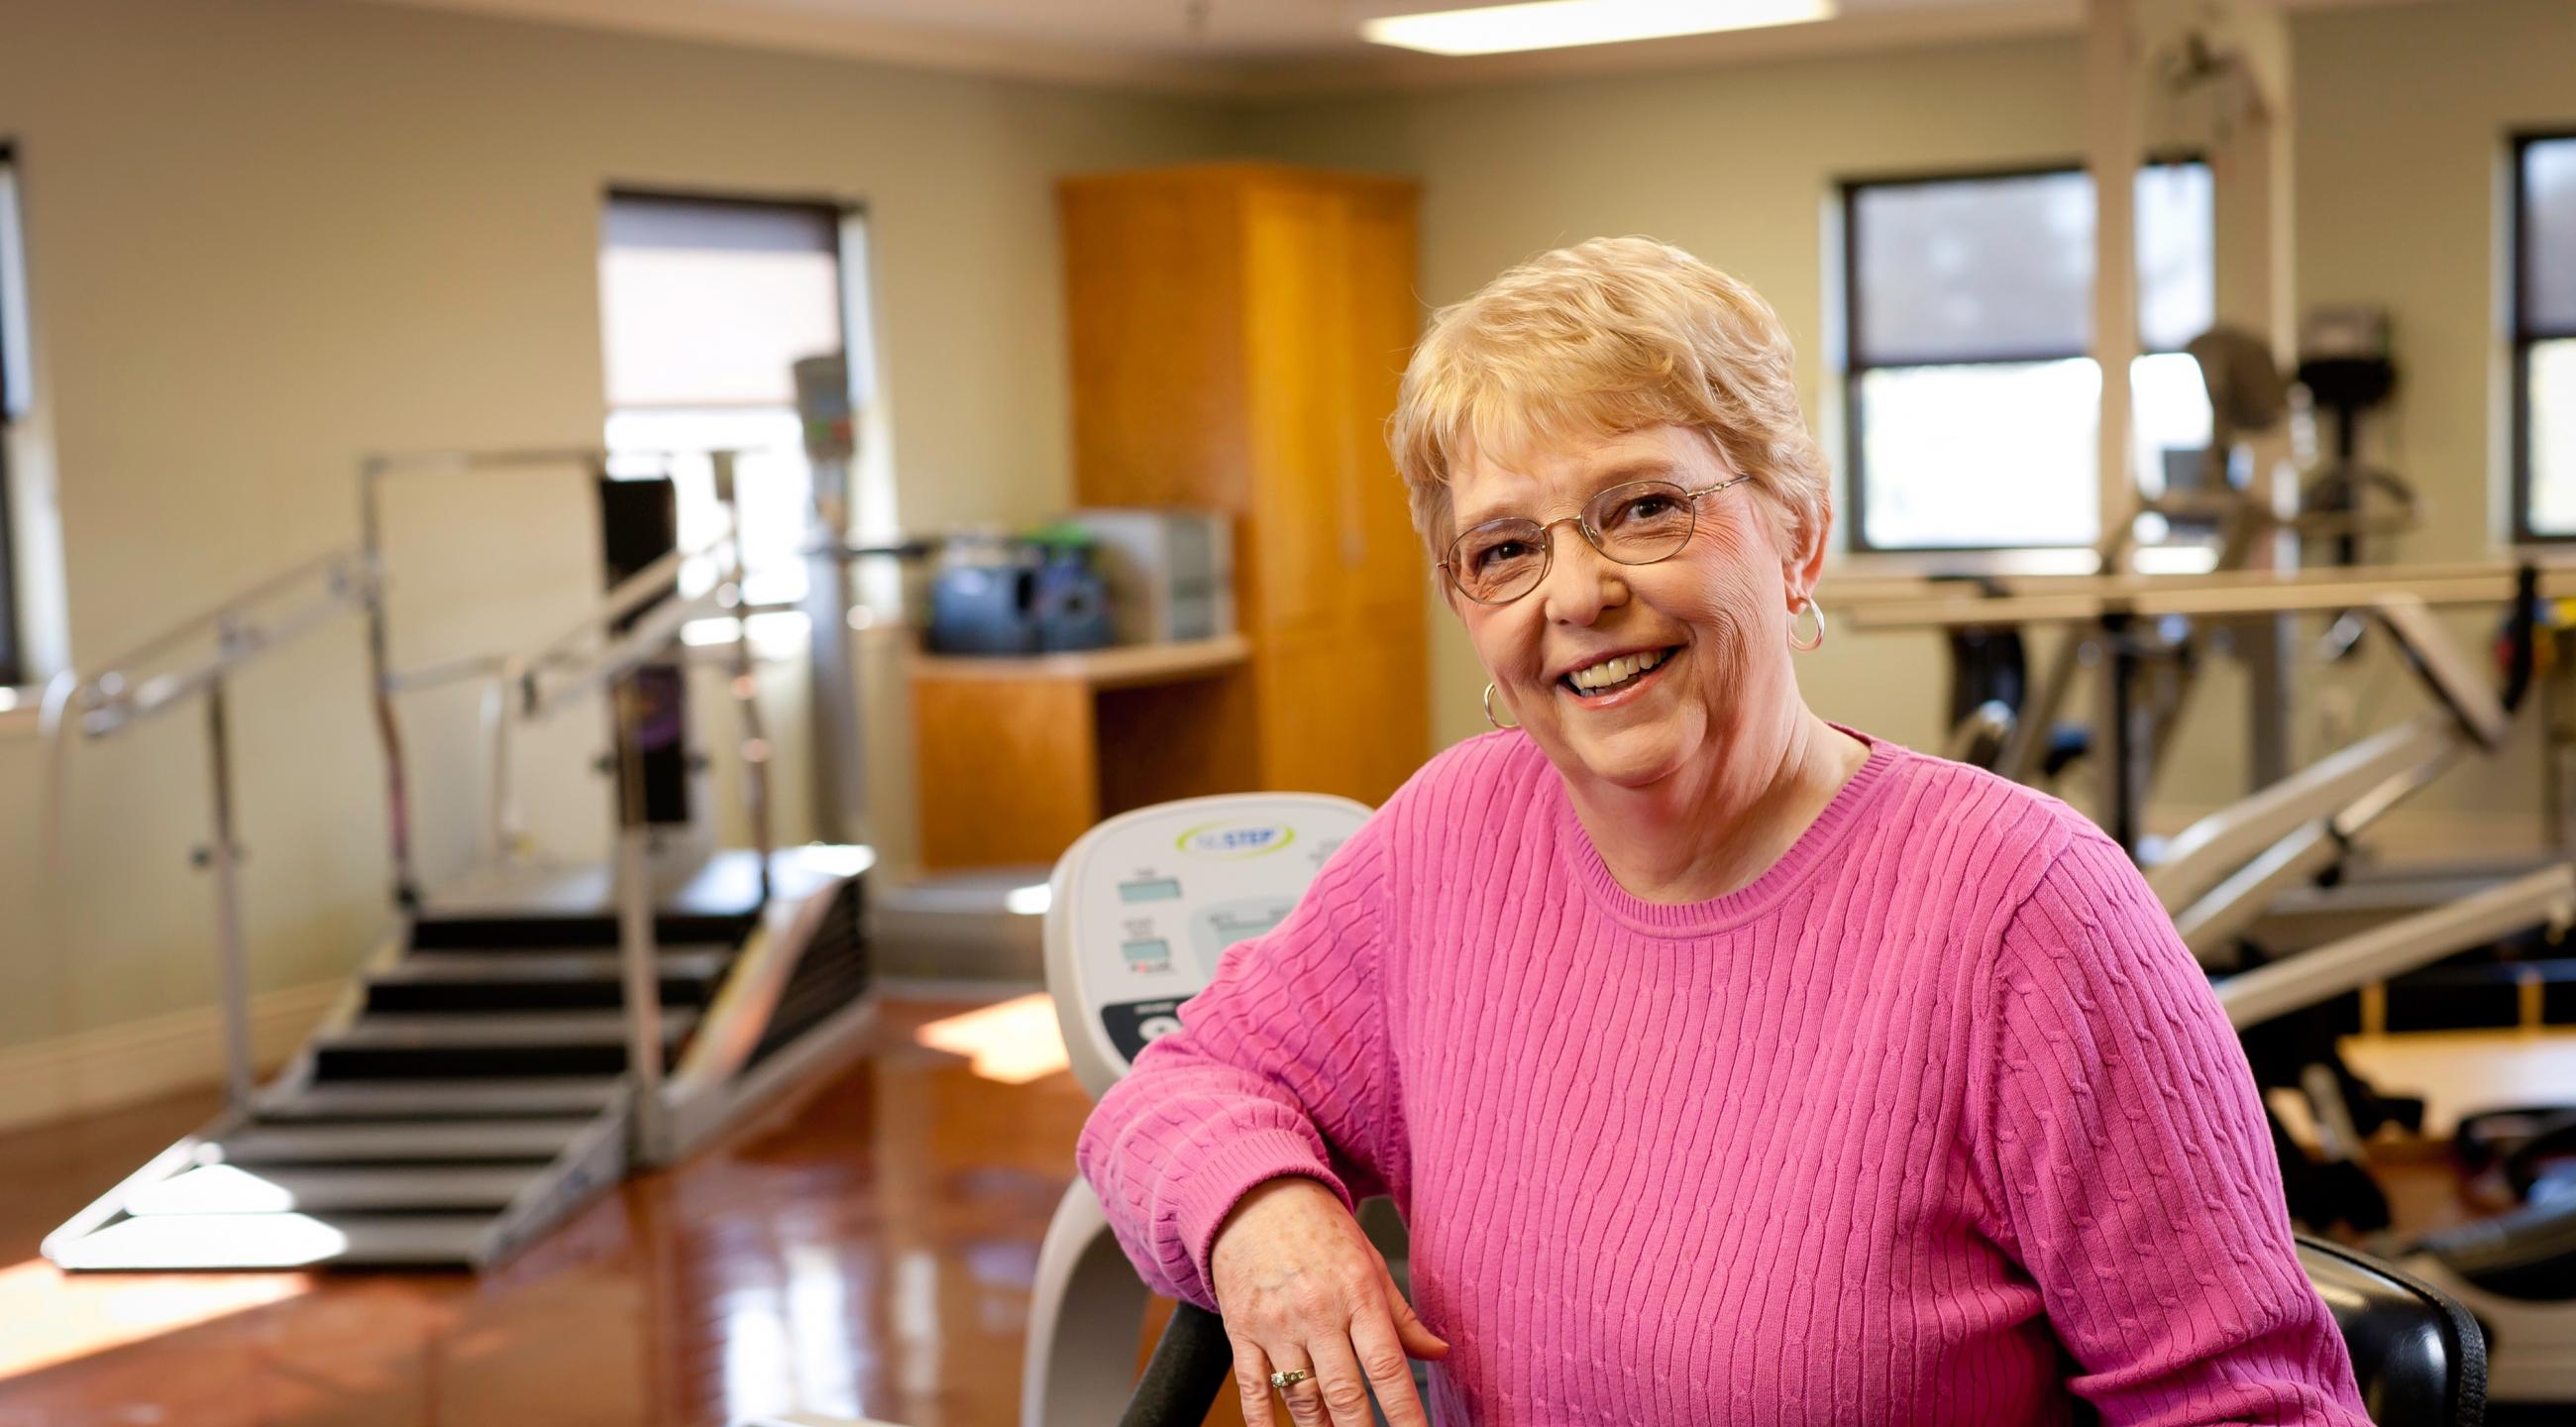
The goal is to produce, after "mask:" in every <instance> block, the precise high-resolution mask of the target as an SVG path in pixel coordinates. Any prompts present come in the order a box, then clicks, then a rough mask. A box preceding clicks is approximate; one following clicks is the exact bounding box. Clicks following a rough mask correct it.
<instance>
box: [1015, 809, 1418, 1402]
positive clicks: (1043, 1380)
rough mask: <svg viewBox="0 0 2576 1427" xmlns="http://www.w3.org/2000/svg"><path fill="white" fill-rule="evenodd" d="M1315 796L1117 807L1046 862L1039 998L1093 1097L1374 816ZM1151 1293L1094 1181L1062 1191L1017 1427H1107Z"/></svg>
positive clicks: (1042, 1267)
mask: <svg viewBox="0 0 2576 1427" xmlns="http://www.w3.org/2000/svg"><path fill="white" fill-rule="evenodd" d="M1368 817H1369V810H1368V808H1367V807H1366V806H1364V805H1362V804H1359V803H1355V802H1352V801H1351V800H1350V799H1348V798H1335V797H1327V796H1324V795H1322V794H1317V793H1238V794H1227V795H1224V796H1220V797H1212V798H1189V799H1185V800H1183V801H1180V802H1176V803H1160V804H1157V805H1155V806H1153V807H1150V808H1139V809H1137V810H1136V811H1134V812H1129V813H1121V814H1119V815H1118V816H1116V817H1114V818H1111V819H1109V820H1108V821H1107V822H1104V823H1102V824H1101V825H1100V826H1098V827H1095V828H1093V829H1092V830H1091V831H1089V832H1087V833H1084V834H1083V835H1082V837H1081V839H1080V840H1079V841H1077V842H1075V843H1074V845H1073V846H1072V847H1070V848H1068V849H1066V851H1065V854H1064V856H1063V857H1061V858H1059V859H1057V861H1056V864H1055V877H1054V879H1053V881H1052V882H1051V883H1050V891H1051V897H1050V900H1049V902H1048V906H1047V918H1046V972H1047V991H1048V993H1049V994H1050V995H1051V996H1053V997H1054V998H1055V1013H1056V1021H1057V1023H1058V1025H1059V1026H1061V1027H1062V1029H1063V1031H1064V1047H1065V1054H1066V1057H1067V1058H1068V1059H1069V1060H1071V1061H1072V1063H1073V1074H1074V1078H1075V1079H1077V1080H1079V1081H1081V1082H1082V1088H1083V1089H1085V1090H1087V1091H1089V1092H1090V1093H1091V1095H1092V1096H1093V1098H1095V1099H1097V1098H1098V1097H1099V1096H1100V1095H1101V1094H1102V1093H1104V1092H1105V1091H1107V1090H1108V1089H1109V1087H1110V1086H1112V1085H1114V1084H1116V1083H1117V1081H1118V1077H1120V1076H1122V1075H1125V1074H1126V1073H1127V1067H1128V1065H1129V1063H1130V1062H1131V1061H1133V1059H1134V1058H1135V1056H1136V1053H1137V1052H1139V1051H1141V1050H1143V1049H1144V1048H1145V1046H1146V1044H1147V1043H1148V1042H1150V1041H1152V1040H1153V1039H1154V1038H1155V1037H1157V1036H1160V1035H1164V1034H1167V1033H1169V1032H1171V1031H1173V1030H1177V1029H1179V1027H1180V1018H1179V1010H1180V1005H1181V1003H1182V1002H1183V1001H1186V1000H1188V999H1189V998H1190V997H1192V996H1195V995H1197V994H1198V993H1199V992H1200V990H1202V989H1203V988H1205V987H1206V985H1207V983H1208V980H1209V978H1211V977H1213V976H1214V975H1215V974H1216V964H1217V958H1218V957H1220V956H1222V955H1223V954H1224V952H1225V949H1226V948H1227V947H1229V946H1232V945H1233V944H1235V943H1236V942H1239V941H1242V940H1245V939H1246V938H1249V937H1255V936H1259V935H1260V934H1262V933H1263V932H1266V931H1268V930H1270V929H1271V928H1272V927H1274V926H1277V925H1278V924H1279V923H1280V922H1281V921H1282V920H1284V919H1285V918H1286V917H1287V915H1288V913H1289V911H1290V910H1291V909H1293V908H1294V907H1295V906H1296V905H1297V899H1298V898H1300V897H1302V896H1303V895H1305V891H1306V885H1307V884H1308V883H1309V882H1312V881H1313V880H1314V877H1315V873H1316V871H1317V870H1318V869H1320V868H1321V867H1322V866H1323V865H1324V860H1325V859H1326V858H1328V857H1330V856H1332V855H1333V850H1334V849H1335V848H1338V847H1340V846H1341V845H1342V844H1343V843H1344V842H1346V841H1348V840H1349V838H1350V836H1351V834H1352V833H1354V832H1356V831H1358V830H1359V826H1360V824H1362V823H1364V822H1366V821H1368ZM1145 1299H1146V1293H1145V1285H1144V1283H1143V1282H1142V1281H1141V1280H1139V1279H1138V1278H1137V1277H1136V1270H1135V1269H1134V1268H1133V1267H1131V1266H1130V1265H1129V1264H1128V1262H1127V1258H1126V1255H1125V1254H1123V1253H1121V1252H1119V1249H1118V1244H1117V1241H1116V1240H1115V1239H1113V1238H1112V1237H1111V1236H1110V1232H1109V1220H1108V1217H1107V1216H1106V1215H1104V1214H1103V1213H1102V1212H1101V1208H1100V1200H1099V1199H1098V1198H1097V1197H1096V1196H1094V1195H1093V1194H1092V1192H1091V1186H1090V1185H1089V1184H1086V1183H1084V1182H1083V1181H1082V1180H1080V1179H1076V1180H1074V1182H1073V1183H1072V1184H1071V1185H1070V1186H1068V1187H1067V1188H1066V1189H1065V1192H1064V1199H1063V1202H1061V1203H1059V1204H1058V1205H1057V1206H1056V1211H1055V1218H1054V1219H1053V1220H1052V1221H1050V1222H1049V1223H1048V1225H1047V1232H1046V1241H1045V1242H1044V1243H1043V1244H1042V1245H1041V1246H1040V1247H1039V1249H1038V1268H1037V1277H1036V1281H1035V1282H1034V1283H1033V1284H1032V1285H1031V1290H1030V1294H1029V1338H1028V1360H1027V1363H1026V1367H1025V1371H1024V1375H1023V1377H1022V1379H1021V1388H1020V1421H1021V1422H1022V1423H1023V1424H1025V1427H1093V1424H1097V1427H1109V1424H1112V1423H1115V1422H1116V1421H1117V1420H1118V1415H1119V1411H1120V1408H1121V1406H1122V1405H1123V1404H1124V1403H1125V1402H1126V1401H1127V1396H1128V1393H1129V1391H1130V1390H1131V1389H1132V1388H1133V1387H1134V1385H1135V1376H1136V1343H1137V1335H1138V1333H1139V1332H1140V1331H1142V1326H1143V1321H1144V1312H1145Z"/></svg>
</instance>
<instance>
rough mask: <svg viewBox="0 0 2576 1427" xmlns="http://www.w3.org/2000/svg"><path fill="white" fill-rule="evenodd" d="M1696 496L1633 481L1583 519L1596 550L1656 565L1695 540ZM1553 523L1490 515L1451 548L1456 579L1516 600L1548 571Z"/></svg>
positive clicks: (1591, 506)
mask: <svg viewBox="0 0 2576 1427" xmlns="http://www.w3.org/2000/svg"><path fill="white" fill-rule="evenodd" d="M1693 516H1694V510H1693V502H1692V500H1691V498H1690V493H1689V492H1688V491H1685V490H1683V489H1682V488H1681V487H1680V486H1677V485H1675V484H1673V483H1672V482H1670V481H1635V482H1631V483H1630V484H1627V485H1623V486H1612V487H1611V488H1610V489H1608V490H1606V491H1603V492H1601V493H1600V494H1599V495H1596V496H1594V497H1593V498H1592V499H1591V500H1590V501H1589V502H1587V503H1586V504H1585V505H1584V507H1583V515H1582V519H1581V521H1580V522H1579V524H1580V527H1581V529H1582V531H1583V538H1584V539H1586V540H1589V541H1591V542H1592V547H1593V548H1594V549H1596V550H1598V551H1600V552H1601V553H1602V554H1604V555H1606V556H1608V557H1610V558H1611V559H1613V560H1616V561H1618V562H1619V563H1620V564H1623V565H1651V564H1653V563H1654V562H1655V561H1657V560H1664V559H1669V558H1671V557H1672V555H1673V554H1674V553H1675V552H1677V551H1679V550H1680V549H1681V548H1682V547H1683V546H1684V545H1687V544H1689V543H1690V537H1691V526H1692V522H1693ZM1548 539H1549V536H1548V531H1547V527H1545V526H1543V525H1541V524H1539V523H1538V522H1537V521H1535V520H1530V519H1528V518H1526V517H1522V516H1506V517H1504V518H1503V519H1500V520H1489V521H1486V522H1485V523H1484V524H1482V525H1479V526H1477V527H1475V528H1474V529H1472V530H1469V531H1468V532H1467V533H1466V534H1464V535H1461V536H1459V537H1458V539H1457V541H1456V542H1455V543H1453V544H1452V545H1451V546H1450V547H1449V573H1450V577H1451V578H1453V579H1455V580H1456V581H1457V582H1458V587H1459V588H1460V589H1462V590H1464V591H1465V592H1466V593H1467V597H1468V598H1470V599H1474V600H1479V601H1482V602H1484V603H1487V604H1494V603H1499V602H1501V601H1504V600H1510V599H1517V598H1519V597H1520V596H1522V595H1525V594H1527V593H1529V592H1530V590H1531V589H1533V588H1535V587H1536V586H1537V584H1538V582H1539V581H1540V580H1541V579H1543V578H1545V577H1546V575H1547V566H1548Z"/></svg>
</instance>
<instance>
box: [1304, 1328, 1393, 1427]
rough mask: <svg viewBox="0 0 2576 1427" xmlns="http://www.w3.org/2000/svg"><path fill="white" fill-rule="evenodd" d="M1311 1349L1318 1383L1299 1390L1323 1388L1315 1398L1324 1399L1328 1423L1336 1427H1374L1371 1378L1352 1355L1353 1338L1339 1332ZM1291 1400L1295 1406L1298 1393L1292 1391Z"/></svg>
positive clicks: (1306, 1385)
mask: <svg viewBox="0 0 2576 1427" xmlns="http://www.w3.org/2000/svg"><path fill="white" fill-rule="evenodd" d="M1346 1331H1347V1330H1346ZM1307 1347H1308V1348H1309V1349H1310V1350H1311V1351H1312V1352H1313V1354H1314V1364H1315V1380H1314V1381H1313V1382H1303V1383H1299V1384H1298V1385H1297V1388H1298V1389H1305V1390H1312V1389H1314V1388H1317V1387H1321V1388H1322V1389H1323V1390H1322V1391H1321V1392H1319V1393H1316V1394H1315V1395H1316V1396H1318V1397H1320V1398H1322V1399H1323V1403H1324V1411H1325V1414H1326V1416H1325V1419H1324V1420H1326V1421H1328V1422H1330V1423H1332V1424H1333V1427H1374V1423H1375V1419H1374V1418H1372V1417H1370V1416H1369V1392H1368V1376H1367V1374H1365V1373H1363V1372H1361V1371H1360V1364H1359V1359H1358V1358H1356V1357H1354V1356H1352V1354H1351V1341H1350V1339H1348V1338H1346V1337H1344V1336H1342V1334H1340V1333H1335V1334H1333V1335H1332V1336H1331V1337H1328V1338H1322V1339H1319V1340H1317V1341H1315V1342H1312V1343H1309V1344H1307ZM1288 1400H1289V1402H1290V1404H1291V1405H1292V1407H1293V1405H1294V1404H1295V1402H1296V1400H1297V1392H1296V1390H1293V1389H1292V1390H1291V1391H1290V1393H1289V1395H1288ZM1291 1415H1294V1414H1293V1413H1292V1414H1291Z"/></svg>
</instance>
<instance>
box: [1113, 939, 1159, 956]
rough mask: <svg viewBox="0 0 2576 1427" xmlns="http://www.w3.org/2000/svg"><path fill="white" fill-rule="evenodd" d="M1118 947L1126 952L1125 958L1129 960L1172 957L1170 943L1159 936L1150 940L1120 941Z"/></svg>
mask: <svg viewBox="0 0 2576 1427" xmlns="http://www.w3.org/2000/svg"><path fill="white" fill-rule="evenodd" d="M1118 949H1119V950H1121V951H1123V952H1125V953H1127V959H1128V960H1129V961H1169V960H1171V959H1172V944H1171V943H1170V942H1168V941H1165V940H1163V939H1162V938H1160V937H1156V938H1154V939H1152V940H1150V941H1130V942H1122V943H1120V944H1119V948H1118Z"/></svg>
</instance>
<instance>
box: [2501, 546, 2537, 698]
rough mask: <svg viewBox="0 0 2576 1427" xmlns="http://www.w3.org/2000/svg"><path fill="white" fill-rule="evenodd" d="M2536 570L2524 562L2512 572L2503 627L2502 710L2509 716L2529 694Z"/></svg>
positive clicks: (2534, 621)
mask: <svg viewBox="0 0 2576 1427" xmlns="http://www.w3.org/2000/svg"><path fill="white" fill-rule="evenodd" d="M2539 615H2540V571H2539V570H2537V569H2535V568H2534V567H2533V566H2532V565H2531V564H2530V562H2528V561H2525V562H2524V563H2523V564H2522V565H2520V566H2518V567H2517V568H2516V569H2515V570H2514V572H2513V614H2512V616H2511V618H2510V619H2509V620H2508V621H2507V622H2506V624H2505V668H2504V691H2503V693H2504V700H2503V701H2504V711H2505V712H2506V713H2512V712H2514V711H2515V710H2516V709H2518V708H2520V707H2521V705H2522V699H2523V695H2525V694H2527V693H2529V692H2531V673H2532V667H2533V665H2534V663H2535V662H2536V657H2535V656H2536V654H2537V651H2536V650H2535V649H2534V647H2533V646H2534V645H2535V644H2536V643H2537V642H2538V640H2539V638H2540V631H2539V629H2538V627H2537V626H2538V623H2539Z"/></svg>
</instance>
